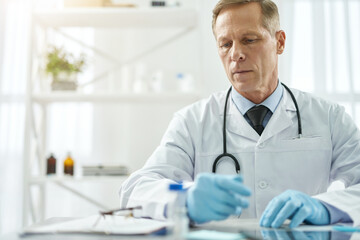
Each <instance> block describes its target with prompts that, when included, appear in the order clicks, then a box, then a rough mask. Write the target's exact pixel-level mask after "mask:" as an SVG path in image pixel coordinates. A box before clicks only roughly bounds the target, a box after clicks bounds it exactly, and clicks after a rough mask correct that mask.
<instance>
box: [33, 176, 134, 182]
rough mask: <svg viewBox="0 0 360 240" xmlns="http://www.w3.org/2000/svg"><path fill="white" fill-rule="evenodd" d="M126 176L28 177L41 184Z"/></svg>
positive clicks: (115, 178) (105, 179)
mask: <svg viewBox="0 0 360 240" xmlns="http://www.w3.org/2000/svg"><path fill="white" fill-rule="evenodd" d="M127 178H128V175H120V176H83V177H71V176H62V177H57V176H44V177H30V179H29V184H41V183H66V182H89V181H96V182H97V181H113V180H116V181H119V182H122V181H124V180H125V179H127Z"/></svg>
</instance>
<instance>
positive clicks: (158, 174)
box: [120, 114, 194, 220]
mask: <svg viewBox="0 0 360 240" xmlns="http://www.w3.org/2000/svg"><path fill="white" fill-rule="evenodd" d="M190 133H191V129H189V126H188V125H187V124H186V121H185V119H184V118H183V117H182V116H181V115H179V114H175V115H174V118H173V119H172V121H171V122H170V124H169V127H168V129H167V131H166V132H165V134H164V136H163V138H162V140H161V143H160V145H159V146H158V147H157V148H156V150H155V151H154V153H153V154H152V155H151V156H150V158H149V159H148V160H147V161H146V163H145V165H144V167H143V168H141V169H139V170H138V171H136V172H134V173H133V174H131V175H130V177H129V178H128V179H127V180H126V181H125V182H124V183H123V184H122V185H121V188H120V206H121V207H134V206H139V205H140V206H142V209H143V210H142V217H150V218H154V219H159V220H161V219H165V217H166V216H165V209H166V205H167V203H168V202H171V201H173V197H174V196H173V195H172V194H170V192H169V191H168V186H169V184H170V183H176V182H180V181H182V182H183V183H184V185H185V186H187V185H191V184H192V182H193V172H194V162H193V161H194V144H193V139H192V135H191V134H190Z"/></svg>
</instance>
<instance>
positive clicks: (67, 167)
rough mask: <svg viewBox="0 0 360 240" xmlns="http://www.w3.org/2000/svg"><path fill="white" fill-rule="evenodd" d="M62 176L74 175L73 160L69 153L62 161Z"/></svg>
mask: <svg viewBox="0 0 360 240" xmlns="http://www.w3.org/2000/svg"><path fill="white" fill-rule="evenodd" d="M64 174H67V175H71V176H73V175H74V160H73V159H72V158H71V156H70V153H68V155H67V158H66V159H65V161H64Z"/></svg>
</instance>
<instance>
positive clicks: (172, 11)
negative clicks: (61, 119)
mask: <svg viewBox="0 0 360 240" xmlns="http://www.w3.org/2000/svg"><path fill="white" fill-rule="evenodd" d="M32 20H33V21H32V47H30V49H31V52H30V54H29V55H30V59H29V76H28V86H27V105H26V106H27V111H26V123H27V124H26V127H25V139H26V140H25V156H24V186H25V187H24V189H25V190H24V206H23V207H24V216H23V225H24V226H27V225H29V223H31V222H33V223H34V222H38V221H42V220H44V217H45V209H46V204H47V203H46V198H45V190H46V188H45V185H46V184H56V185H58V186H60V187H62V188H63V189H65V190H67V191H70V192H72V193H74V194H75V195H77V196H78V197H81V198H82V199H84V200H86V201H88V202H90V203H92V204H94V205H95V206H96V207H98V208H106V207H105V206H103V205H102V204H101V203H99V202H97V201H96V200H94V199H91V198H90V197H88V196H86V194H84V193H81V192H79V191H77V190H75V189H73V188H71V186H70V185H71V183H73V182H91V181H118V182H122V181H124V180H125V179H126V176H124V177H122V176H121V177H104V176H102V177H80V178H74V177H48V176H46V175H45V169H46V157H47V154H48V149H47V139H46V136H47V134H46V132H47V130H48V129H47V128H48V126H47V117H48V114H47V109H48V107H49V106H51V105H52V104H54V103H81V102H87V103H92V104H109V103H111V104H142V103H146V104H149V103H150V104H152V103H153V104H164V105H166V104H169V103H183V104H188V103H191V102H194V101H196V100H198V99H199V98H200V96H201V95H200V92H192V93H180V92H166V91H164V92H161V93H133V92H125V93H124V92H122V93H121V94H120V93H117V92H111V93H110V92H109V93H107V92H96V91H94V92H93V93H81V92H51V91H42V90H41V87H40V88H39V76H38V75H39V72H38V66H37V65H38V64H39V61H38V60H39V59H38V58H39V53H38V52H37V50H38V49H37V47H36V42H37V40H38V39H37V38H38V36H37V34H36V29H37V28H41V29H49V28H51V29H54V30H55V31H57V30H59V29H60V28H66V27H81V28H83V27H84V28H107V29H115V30H116V29H149V28H159V29H172V28H181V29H183V31H181V32H180V33H179V34H180V35H181V34H182V35H184V34H185V35H186V34H187V33H189V32H194V31H197V30H198V12H197V9H196V7H195V8H189V9H187V8H181V7H180V8H134V9H122V8H89V9H63V10H51V11H37V12H34V13H33V17H32ZM179 34H178V35H176V36H172V37H170V38H169V39H167V40H166V41H165V42H162V43H160V44H159V45H158V46H156V47H154V49H152V50H149V51H147V52H145V53H144V54H145V55H151V54H152V53H153V52H156V51H157V50H158V49H159V48H161V47H162V46H166V44H167V43H169V42H174V41H176V38H177V37H178V36H179ZM67 37H69V39H70V40H73V41H77V42H78V43H79V44H82V43H81V40H78V39H72V38H71V36H67ZM83 45H84V46H85V47H87V48H89V49H91V50H92V51H93V52H94V54H99V55H102V56H105V57H107V58H109V59H111V58H112V57H111V56H108V55H107V54H105V53H104V52H102V51H101V50H99V48H97V47H96V46H95V47H91V46H86V45H85V44H83ZM196 54H199V53H196ZM114 59H115V58H113V60H114ZM132 61H134V59H129V62H132ZM114 62H115V64H117V65H118V66H120V65H121V64H124V62H117V60H116V59H115V60H114ZM125 63H126V62H125ZM109 71H111V69H110V70H109ZM105 74H106V73H104V74H103V75H105ZM103 75H100V76H97V78H101V77H103ZM197 75H199V74H195V77H198V78H199V76H197ZM197 81H198V80H197ZM35 86H36V87H35ZM39 89H40V90H39ZM35 106H37V107H39V109H40V110H41V117H40V119H37V118H36V116H35V110H34V109H35ZM39 126H40V127H39ZM58 160H59V159H58ZM34 166H35V168H36V169H35V170H34ZM34 172H36V174H34ZM33 186H37V187H38V188H39V191H38V195H39V196H38V198H37V201H39V203H38V204H35V203H34V194H33V193H32V190H31V189H32V187H33ZM35 205H37V206H41V207H40V208H38V209H36V207H35Z"/></svg>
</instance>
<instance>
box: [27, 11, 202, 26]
mask: <svg viewBox="0 0 360 240" xmlns="http://www.w3.org/2000/svg"><path fill="white" fill-rule="evenodd" d="M33 17H34V19H35V21H36V22H37V23H39V24H41V25H42V26H45V27H93V28H131V29H133V28H176V27H194V26H195V25H196V22H197V12H196V10H195V9H186V8H143V9H142V8H140V9H137V8H125V9H124V8H91V9H82V8H74V9H65V10H52V11H38V12H35V13H34V15H33ZM164 19H166V20H164Z"/></svg>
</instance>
